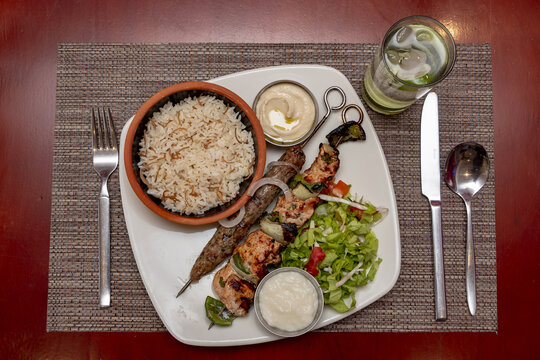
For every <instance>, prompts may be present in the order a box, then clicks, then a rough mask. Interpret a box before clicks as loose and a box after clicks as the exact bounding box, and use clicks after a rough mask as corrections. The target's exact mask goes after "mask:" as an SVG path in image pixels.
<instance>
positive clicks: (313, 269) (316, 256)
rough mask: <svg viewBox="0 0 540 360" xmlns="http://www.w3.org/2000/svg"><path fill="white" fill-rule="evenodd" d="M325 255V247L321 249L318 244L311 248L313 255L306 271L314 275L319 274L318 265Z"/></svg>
mask: <svg viewBox="0 0 540 360" xmlns="http://www.w3.org/2000/svg"><path fill="white" fill-rule="evenodd" d="M325 257H326V255H325V253H324V251H323V249H321V248H320V247H318V246H315V247H314V248H313V250H311V255H310V257H309V261H308V263H307V265H306V271H307V272H308V273H310V274H311V275H313V276H317V275H319V269H317V266H318V265H319V263H320V262H321V261H323V260H324V258H325Z"/></svg>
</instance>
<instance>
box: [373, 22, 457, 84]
mask: <svg viewBox="0 0 540 360" xmlns="http://www.w3.org/2000/svg"><path fill="white" fill-rule="evenodd" d="M410 19H424V20H427V21H432V22H434V23H435V24H436V25H438V26H440V27H441V28H442V29H443V31H444V32H445V33H446V34H447V35H448V37H449V38H450V42H451V44H452V47H453V49H454V56H453V59H452V62H451V63H450V64H449V66H448V68H447V69H446V71H445V72H444V74H443V76H441V78H440V79H439V80H437V81H434V82H432V83H429V84H425V85H417V84H411V83H408V82H406V81H403V80H401V79H400V78H399V77H397V76H396V74H394V73H393V72H392V71H391V70H390V67H389V66H388V63H387V62H386V58H385V56H384V44H385V42H386V41H385V40H386V38H387V37H388V35H389V34H390V32H391V31H393V30H395V27H396V25H397V24H399V23H400V22H402V21H405V20H410ZM434 30H435V31H437V30H436V29H434ZM437 32H438V31H437ZM379 51H380V55H381V59H382V62H383V63H384V66H385V67H386V70H387V71H388V72H389V73H390V74H391V75H392V77H393V78H394V79H395V80H397V81H398V82H400V83H401V84H403V85H406V86H411V87H414V88H418V89H422V88H432V87H433V86H435V85H437V84H438V83H440V82H441V81H443V80H444V79H446V77H447V76H448V74H450V72H451V71H452V69H453V68H454V64H455V62H456V53H457V49H456V42H455V40H454V37H453V36H452V34H451V33H450V30H448V29H447V28H446V26H444V25H443V24H442V23H441V22H440V21H438V20H435V19H433V18H431V17H429V16H424V15H411V16H407V17H404V18H403V19H399V20H398V21H396V22H395V23H393V24H392V26H390V28H389V29H388V31H386V33H385V34H384V37H383V41H382V43H381V45H380V46H379Z"/></svg>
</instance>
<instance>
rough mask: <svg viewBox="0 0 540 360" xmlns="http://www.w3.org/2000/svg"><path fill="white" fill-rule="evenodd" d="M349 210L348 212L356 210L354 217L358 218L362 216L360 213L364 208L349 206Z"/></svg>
mask: <svg viewBox="0 0 540 360" xmlns="http://www.w3.org/2000/svg"><path fill="white" fill-rule="evenodd" d="M349 211H350V212H354V211H358V213H357V214H356V217H357V218H359V219H361V218H362V213H363V212H364V210H362V209H359V208H355V207H354V206H349Z"/></svg>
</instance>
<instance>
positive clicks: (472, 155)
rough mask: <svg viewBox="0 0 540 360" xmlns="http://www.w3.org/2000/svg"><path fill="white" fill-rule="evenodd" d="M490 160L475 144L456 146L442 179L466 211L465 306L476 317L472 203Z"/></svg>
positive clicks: (484, 179)
mask: <svg viewBox="0 0 540 360" xmlns="http://www.w3.org/2000/svg"><path fill="white" fill-rule="evenodd" d="M488 174H489V160H488V155H487V152H486V150H485V149H484V147H482V145H479V144H477V143H475V142H466V143H462V144H459V145H457V146H456V147H455V148H453V149H452V151H450V154H449V155H448V158H447V159H446V171H445V176H444V180H445V181H446V184H447V185H448V187H449V188H450V189H451V190H452V191H453V192H455V193H456V194H457V195H459V196H460V197H461V198H462V199H463V202H464V203H465V207H466V209H467V259H466V270H465V275H466V282H467V303H468V305H469V311H470V313H471V315H473V316H474V315H475V314H476V275H475V261H474V243H473V237H472V212H471V200H472V198H473V197H474V195H475V194H476V193H477V192H478V191H480V189H481V188H482V187H483V186H484V184H485V183H486V181H487V178H488Z"/></svg>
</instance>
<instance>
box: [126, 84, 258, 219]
mask: <svg viewBox="0 0 540 360" xmlns="http://www.w3.org/2000/svg"><path fill="white" fill-rule="evenodd" d="M199 95H211V96H215V97H216V98H218V99H220V100H222V101H223V102H224V103H225V104H228V105H229V106H230V107H233V108H234V110H235V111H236V112H237V113H239V114H240V116H241V121H242V122H243V123H244V125H245V126H246V130H248V131H250V132H251V134H252V136H253V143H254V146H255V163H254V164H253V167H254V171H253V175H252V176H251V177H250V178H249V179H246V180H244V182H243V183H242V184H241V185H240V191H239V193H238V194H237V196H236V197H235V198H234V199H232V200H231V201H229V202H228V203H226V204H223V205H221V206H218V207H215V208H212V209H209V210H207V211H206V212H205V213H204V214H201V215H184V214H181V213H177V212H173V211H171V210H168V209H166V208H165V207H164V206H163V205H162V204H161V200H160V199H158V198H155V197H153V196H152V195H149V194H147V190H148V187H147V186H146V185H145V184H144V182H143V181H142V180H141V178H140V176H139V167H138V165H137V164H138V163H139V160H140V159H139V155H138V152H139V143H140V141H141V139H142V137H143V135H144V130H145V129H146V123H147V122H148V120H149V119H150V118H151V117H152V114H153V113H154V112H156V111H159V109H160V108H161V107H163V105H165V104H166V103H167V102H169V101H171V102H172V103H173V104H177V103H179V102H180V101H181V100H182V99H184V98H186V97H189V96H191V97H198V96H199ZM124 162H125V168H126V173H127V177H128V180H129V183H130V185H131V188H132V189H133V191H135V194H137V196H138V197H139V199H140V200H141V201H142V202H143V203H144V204H145V205H146V206H147V207H148V208H149V209H150V210H152V211H153V212H154V213H156V214H158V215H159V216H161V217H163V218H165V219H167V220H170V221H173V222H176V223H179V224H186V225H203V224H209V223H213V222H216V221H218V220H221V219H224V218H226V217H228V216H230V215H232V214H234V213H235V212H237V211H238V210H240V208H241V207H242V206H244V204H245V203H246V201H247V200H248V196H247V195H246V194H245V193H246V191H247V189H248V187H249V186H250V185H251V183H253V182H255V181H257V180H259V179H260V178H261V177H262V175H263V172H264V167H265V163H266V144H265V139H264V133H263V130H262V128H261V124H260V123H259V120H257V117H256V116H255V113H254V112H253V110H252V109H251V108H250V107H249V105H248V104H247V103H246V102H245V101H244V100H242V98H240V97H239V96H238V95H236V94H235V93H233V92H232V91H230V90H228V89H226V88H224V87H222V86H219V85H215V84H210V83H205V82H197V81H192V82H185V83H180V84H176V85H173V86H170V87H168V88H166V89H163V90H161V91H160V92H158V93H157V94H155V95H154V96H152V97H151V98H150V99H149V100H148V101H146V102H145V103H144V105H143V106H142V107H141V108H140V109H139V110H138V111H137V114H136V115H135V117H134V118H133V120H132V122H131V125H130V126H129V129H128V132H127V136H126V142H125V146H124Z"/></svg>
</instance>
